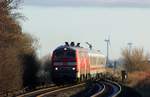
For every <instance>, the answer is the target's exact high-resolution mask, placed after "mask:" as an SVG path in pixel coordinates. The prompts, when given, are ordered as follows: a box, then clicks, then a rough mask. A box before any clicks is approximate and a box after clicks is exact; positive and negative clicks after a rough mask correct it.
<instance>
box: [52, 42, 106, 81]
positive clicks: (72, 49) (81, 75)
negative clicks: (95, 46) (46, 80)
mask: <svg viewBox="0 0 150 97" xmlns="http://www.w3.org/2000/svg"><path fill="white" fill-rule="evenodd" d="M105 64H106V58H105V56H104V55H103V54H102V53H101V52H100V51H97V50H92V49H86V48H83V47H80V43H78V44H77V45H76V46H75V44H74V42H72V43H71V44H70V45H69V44H68V42H66V44H65V45H62V46H59V47H58V48H56V49H55V50H54V51H53V55H52V80H53V82H55V83H59V82H68V81H84V80H88V79H91V78H96V77H100V76H101V75H102V74H103V73H104V72H105Z"/></svg>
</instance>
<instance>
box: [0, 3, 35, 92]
mask: <svg viewBox="0 0 150 97" xmlns="http://www.w3.org/2000/svg"><path fill="white" fill-rule="evenodd" d="M19 3H20V0H0V94H1V92H3V91H5V92H8V91H16V90H19V89H21V88H23V85H24V81H23V76H24V74H25V72H26V71H25V68H24V67H26V66H31V67H32V65H34V64H35V62H33V61H29V60H27V59H30V60H31V59H32V60H34V61H35V45H33V43H34V42H35V39H33V38H32V36H30V35H28V34H24V33H22V29H21V26H20V25H19V24H18V22H17V21H16V20H15V19H14V17H13V16H14V15H13V14H16V15H17V12H16V11H14V10H16V9H17V8H18V5H19ZM22 56H23V57H22ZM29 56H30V57H29ZM29 62H30V64H27V63H29ZM32 62H33V63H32ZM34 69H36V68H34ZM35 71H36V70H35ZM31 74H34V75H35V72H34V73H33V72H32V73H31ZM28 75H30V74H28Z"/></svg>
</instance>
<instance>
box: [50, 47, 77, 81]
mask: <svg viewBox="0 0 150 97" xmlns="http://www.w3.org/2000/svg"><path fill="white" fill-rule="evenodd" d="M52 66H53V70H52V80H53V82H54V83H65V82H72V81H76V79H77V75H76V74H77V62H76V51H75V50H74V49H71V48H69V47H60V48H58V49H56V50H55V51H54V52H53V56H52Z"/></svg>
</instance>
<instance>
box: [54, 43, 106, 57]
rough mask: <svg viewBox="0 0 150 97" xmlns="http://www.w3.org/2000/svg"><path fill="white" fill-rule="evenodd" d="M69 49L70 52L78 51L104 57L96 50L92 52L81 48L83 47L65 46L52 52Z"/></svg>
mask: <svg viewBox="0 0 150 97" xmlns="http://www.w3.org/2000/svg"><path fill="white" fill-rule="evenodd" d="M64 48H67V49H70V50H74V51H76V50H78V51H83V52H88V53H89V54H91V55H92V54H100V55H101V56H103V57H105V56H104V55H103V54H102V53H101V52H100V51H98V50H94V49H92V50H91V49H89V48H83V47H76V46H67V45H61V46H59V47H57V48H56V49H55V50H54V51H56V50H59V49H64Z"/></svg>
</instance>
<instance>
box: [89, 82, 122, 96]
mask: <svg viewBox="0 0 150 97" xmlns="http://www.w3.org/2000/svg"><path fill="white" fill-rule="evenodd" d="M99 83H100V84H102V85H103V89H100V91H98V92H97V93H95V94H93V95H92V96H91V97H117V96H118V95H119V93H121V86H120V85H119V84H118V83H116V82H112V81H108V80H107V81H100V82H99Z"/></svg>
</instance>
